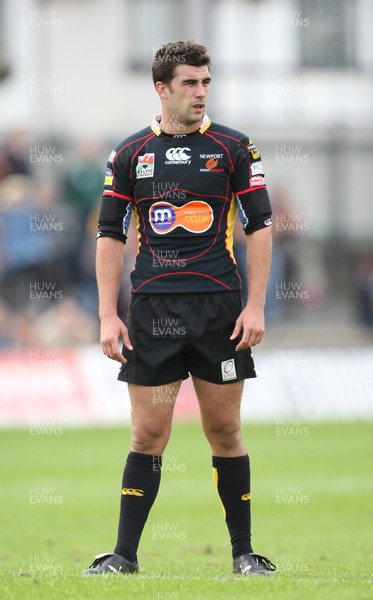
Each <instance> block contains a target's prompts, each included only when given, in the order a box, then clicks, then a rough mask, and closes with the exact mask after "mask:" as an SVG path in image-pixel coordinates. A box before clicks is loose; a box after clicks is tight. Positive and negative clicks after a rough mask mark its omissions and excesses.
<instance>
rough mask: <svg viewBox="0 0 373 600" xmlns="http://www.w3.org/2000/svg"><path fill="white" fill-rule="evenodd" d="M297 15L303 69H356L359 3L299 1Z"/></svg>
mask: <svg viewBox="0 0 373 600" xmlns="http://www.w3.org/2000/svg"><path fill="white" fill-rule="evenodd" d="M354 5H355V10H354ZM295 12H296V13H297V19H298V21H299V23H298V32H299V36H300V46H301V57H302V64H303V66H306V67H316V68H337V69H338V68H347V67H351V66H354V64H355V55H354V42H355V24H356V16H355V13H356V0H298V10H297V11H295Z"/></svg>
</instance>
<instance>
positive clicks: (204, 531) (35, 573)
mask: <svg viewBox="0 0 373 600" xmlns="http://www.w3.org/2000/svg"><path fill="white" fill-rule="evenodd" d="M303 426H304V424H303ZM308 427H309V430H307V429H305V430H303V431H300V434H299V435H285V436H281V435H276V427H275V424H273V425H272V426H257V425H250V426H245V428H244V430H245V440H246V443H247V446H248V449H249V452H250V455H251V463H252V488H253V500H252V513H253V544H254V549H255V550H256V551H257V552H260V553H263V554H266V555H268V556H269V557H270V558H271V559H272V560H273V561H274V562H275V563H276V562H277V565H278V570H277V573H276V575H275V577H272V578H250V577H249V578H242V577H241V576H233V575H232V573H231V559H230V547H229V539H228V535H227V531H226V526H225V523H224V521H223V516H222V511H221V506H220V502H219V499H218V497H217V494H216V491H215V488H214V485H213V481H212V472H211V458H210V452H209V447H208V445H207V442H206V441H205V439H204V438H203V435H202V432H201V430H200V426H199V424H179V423H175V425H174V431H173V436H172V439H171V442H170V443H169V446H168V447H167V449H166V452H165V455H166V459H165V465H167V466H166V467H165V471H164V472H163V474H162V485H161V488H160V492H159V495H158V499H157V502H156V504H155V505H154V507H153V509H152V512H151V514H150V516H149V520H148V523H147V525H146V529H145V531H144V535H143V538H142V543H141V546H140V551H139V561H140V567H141V574H139V575H134V576H126V577H122V576H120V577H116V576H108V577H100V578H83V577H81V576H80V572H81V570H82V569H83V568H86V567H87V566H88V564H89V562H90V561H91V560H92V558H93V556H94V555H95V554H97V553H99V552H104V551H111V550H112V548H113V545H114V542H115V537H116V528H117V516H118V508H119V498H120V484H121V473H122V468H123V463H124V459H125V457H126V454H127V449H128V443H129V431H128V429H87V430H68V429H63V430H62V432H61V435H56V434H53V432H50V433H51V434H50V435H30V432H29V431H28V430H27V431H3V432H1V438H0V439H1V442H0V449H1V454H0V456H1V462H2V469H1V473H2V477H1V483H2V494H1V497H0V504H1V515H2V521H1V565H2V567H1V571H2V578H1V593H0V595H1V597H2V598H20V599H21V598H22V599H25V598H27V599H28V598H38V599H40V600H44V599H48V600H54V599H60V598H61V599H62V598H64V599H65V598H74V599H77V600H81V599H85V598H87V599H88V598H89V599H90V600H96V599H97V600H105V599H109V598H110V599H114V600H115V599H117V598H131V597H134V598H141V599H142V598H145V599H149V600H156V599H167V600H171V599H176V600H183V599H186V598H188V599H189V598H191V599H192V598H193V599H194V598H204V599H209V598H211V599H212V598H214V599H219V598H224V599H227V598H229V599H230V598H232V599H240V598H245V599H246V598H253V599H255V600H257V599H258V600H260V599H262V598H266V599H272V598H273V599H276V600H281V599H283V598H284V599H285V598H286V599H287V598H289V599H293V598H294V599H302V600H308V599H312V600H314V599H315V598H322V599H323V600H324V599H329V598H332V599H334V598H338V599H341V598H343V599H344V598H348V599H351V600H360V599H364V598H371V597H372V591H371V584H372V577H371V575H372V554H371V547H372V543H371V540H372V533H371V525H372V500H373V493H372V491H373V490H372V487H373V483H372V477H371V470H370V468H369V462H370V459H371V456H372V433H371V425H370V424H368V423H351V424H349V423H346V424H325V425H314V424H310V425H308ZM302 433H303V435H301V434H302ZM307 433H308V435H307ZM34 488H37V489H36V490H35V489H34ZM47 488H50V489H47ZM284 488H286V489H284ZM291 488H292V489H291ZM295 488H296V489H295ZM42 496H46V498H42ZM36 497H37V498H36ZM37 500H38V501H39V503H38V502H37ZM41 500H44V502H43V503H40V502H41ZM280 500H281V502H280ZM159 532H160V533H159ZM162 533H163V535H162ZM162 538H163V539H162ZM170 538H172V539H170Z"/></svg>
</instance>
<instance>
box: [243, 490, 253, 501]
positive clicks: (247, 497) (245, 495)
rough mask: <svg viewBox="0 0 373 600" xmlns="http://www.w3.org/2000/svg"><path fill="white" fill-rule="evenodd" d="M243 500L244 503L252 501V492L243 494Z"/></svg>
mask: <svg viewBox="0 0 373 600" xmlns="http://www.w3.org/2000/svg"><path fill="white" fill-rule="evenodd" d="M241 500H243V502H247V500H251V492H248V493H247V494H242V496H241Z"/></svg>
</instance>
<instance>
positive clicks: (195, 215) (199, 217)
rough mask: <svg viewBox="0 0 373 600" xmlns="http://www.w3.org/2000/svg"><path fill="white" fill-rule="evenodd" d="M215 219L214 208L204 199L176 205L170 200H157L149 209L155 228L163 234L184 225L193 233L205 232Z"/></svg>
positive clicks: (151, 221) (150, 218)
mask: <svg viewBox="0 0 373 600" xmlns="http://www.w3.org/2000/svg"><path fill="white" fill-rule="evenodd" d="M213 220H214V213H213V211H212V208H211V206H210V205H209V204H207V203H206V202H202V200H194V201H193V202H188V203H187V204H185V205H184V206H174V205H173V204H170V203H169V202H156V203H155V204H153V206H152V207H151V208H150V210H149V221H150V225H151V226H152V228H153V230H154V231H155V232H156V233H160V234H161V235H163V234H165V233H169V232H170V231H173V229H175V228H176V227H183V229H186V230H187V231H190V232H191V233H203V232H204V231H207V230H208V229H210V227H211V225H212V223H213Z"/></svg>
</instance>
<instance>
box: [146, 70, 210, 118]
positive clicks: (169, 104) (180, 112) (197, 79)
mask: <svg viewBox="0 0 373 600" xmlns="http://www.w3.org/2000/svg"><path fill="white" fill-rule="evenodd" d="M210 81H211V77H210V72H209V69H208V67H207V66H205V67H193V66H191V65H177V67H175V70H174V77H173V78H172V80H171V82H170V84H169V85H164V84H161V86H163V87H162V88H161V90H158V92H159V93H160V96H161V98H162V104H163V117H166V115H167V118H168V119H170V120H173V121H174V123H175V124H176V123H182V124H184V125H185V126H186V127H188V126H189V127H190V126H192V125H195V124H196V123H200V122H201V120H202V118H203V115H204V112H205V105H206V102H207V96H208V92H209V86H210ZM170 125H171V123H170Z"/></svg>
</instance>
